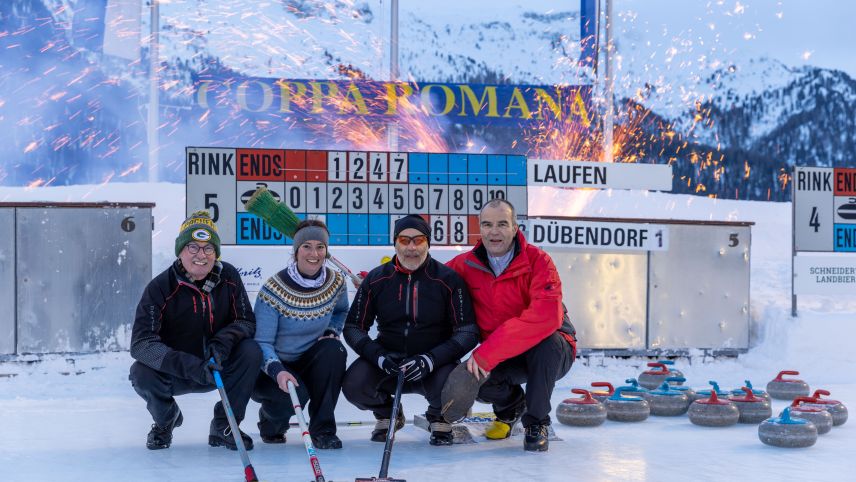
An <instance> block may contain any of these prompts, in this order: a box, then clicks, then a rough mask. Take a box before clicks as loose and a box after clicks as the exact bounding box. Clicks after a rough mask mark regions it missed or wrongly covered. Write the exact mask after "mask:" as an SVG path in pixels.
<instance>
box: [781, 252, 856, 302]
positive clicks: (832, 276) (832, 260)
mask: <svg viewBox="0 0 856 482" xmlns="http://www.w3.org/2000/svg"><path fill="white" fill-rule="evenodd" d="M794 293H795V294H798V295H850V296H852V295H853V293H856V256H849V255H837V256H796V257H794Z"/></svg>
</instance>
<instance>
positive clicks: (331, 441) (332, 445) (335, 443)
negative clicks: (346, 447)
mask: <svg viewBox="0 0 856 482" xmlns="http://www.w3.org/2000/svg"><path fill="white" fill-rule="evenodd" d="M312 445H313V446H314V447H315V448H316V449H323V450H326V449H340V448H342V441H341V440H340V439H339V437H337V436H336V434H334V433H322V434H319V435H313V436H312Z"/></svg>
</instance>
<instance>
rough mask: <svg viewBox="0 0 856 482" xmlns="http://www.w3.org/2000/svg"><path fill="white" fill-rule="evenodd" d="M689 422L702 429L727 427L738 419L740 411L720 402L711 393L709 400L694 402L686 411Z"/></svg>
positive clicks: (731, 404) (726, 402)
mask: <svg viewBox="0 0 856 482" xmlns="http://www.w3.org/2000/svg"><path fill="white" fill-rule="evenodd" d="M688 414H689V417H690V422H692V423H693V424H695V425H701V426H703V427H728V426H729V425H734V424H735V423H737V420H739V419H740V411H739V410H737V407H736V406H735V405H734V404H733V403H731V402H729V401H728V400H722V399H720V398H719V396H718V395H717V394H716V391H712V392H711V394H710V398H708V399H702V400H696V401H695V402H693V403H692V405H690V409H689V411H688Z"/></svg>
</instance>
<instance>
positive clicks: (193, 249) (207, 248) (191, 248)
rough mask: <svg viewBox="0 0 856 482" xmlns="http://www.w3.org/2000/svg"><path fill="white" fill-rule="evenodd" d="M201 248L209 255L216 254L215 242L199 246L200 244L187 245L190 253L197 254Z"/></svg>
mask: <svg viewBox="0 0 856 482" xmlns="http://www.w3.org/2000/svg"><path fill="white" fill-rule="evenodd" d="M200 249H201V250H202V252H203V253H205V254H206V255H208V256H210V255H212V254H214V251H216V249H215V248H214V245H213V244H206V245H205V246H199V245H198V244H188V245H187V252H188V253H190V254H196V253H198V252H199V250H200Z"/></svg>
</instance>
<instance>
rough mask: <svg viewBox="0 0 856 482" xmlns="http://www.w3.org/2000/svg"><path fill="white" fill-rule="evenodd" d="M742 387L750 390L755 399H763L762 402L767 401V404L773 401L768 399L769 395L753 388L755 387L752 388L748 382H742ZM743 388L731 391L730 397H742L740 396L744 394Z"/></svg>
mask: <svg viewBox="0 0 856 482" xmlns="http://www.w3.org/2000/svg"><path fill="white" fill-rule="evenodd" d="M743 387H747V388H749V389H750V390H752V395H755V396H756V397H759V398H763V399H764V400H766V401H768V402H772V401H773V400H772V399H771V398H770V394H769V393H767V392H765V391H764V390H761V389H760V388H755V387H753V386H752V382H750V381H749V380H743ZM743 387H740V388H735V389H734V390H731V394H732V395H735V396H738V397H739V396H742V395H743V393H744V392H743Z"/></svg>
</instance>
